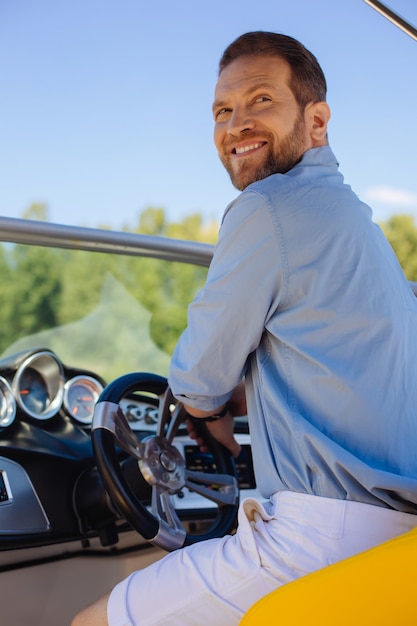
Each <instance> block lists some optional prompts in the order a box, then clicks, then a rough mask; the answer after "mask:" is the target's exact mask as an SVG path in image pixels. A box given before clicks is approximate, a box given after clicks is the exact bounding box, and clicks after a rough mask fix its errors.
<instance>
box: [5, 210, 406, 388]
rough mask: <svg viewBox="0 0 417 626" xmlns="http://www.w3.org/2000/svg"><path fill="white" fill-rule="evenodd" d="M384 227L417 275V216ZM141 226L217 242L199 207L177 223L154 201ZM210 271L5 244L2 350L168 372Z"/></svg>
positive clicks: (42, 214) (107, 370)
mask: <svg viewBox="0 0 417 626" xmlns="http://www.w3.org/2000/svg"><path fill="white" fill-rule="evenodd" d="M26 217H28V218H30V219H37V220H43V219H46V218H47V211H46V207H45V206H44V205H33V206H32V207H29V209H28V211H27V212H26ZM381 227H382V229H383V231H384V232H385V234H386V236H387V238H388V240H389V241H390V243H391V245H392V247H393V249H394V251H395V253H396V255H397V257H398V259H399V261H400V263H401V265H402V267H403V269H404V272H405V274H406V276H407V278H408V279H409V280H414V281H417V227H416V226H415V223H414V220H413V218H412V217H411V216H409V215H396V216H394V217H392V218H391V219H390V220H389V221H387V222H385V223H384V224H382V225H381ZM126 230H127V229H126ZM134 232H140V233H143V234H149V235H156V236H164V237H171V238H175V239H185V240H197V241H204V242H208V243H214V242H215V241H216V238H217V225H216V224H214V223H212V224H208V225H207V224H204V223H203V221H202V218H201V216H200V215H198V214H194V215H191V216H187V217H186V218H184V219H183V220H182V221H181V222H178V223H172V222H169V221H168V220H167V217H166V214H165V212H164V210H163V209H161V208H152V207H151V208H148V209H147V210H146V211H144V212H143V213H141V215H140V216H139V220H138V224H137V227H136V228H135V229H134ZM206 273H207V270H206V269H205V268H202V267H197V266H193V265H191V264H183V263H172V262H168V261H162V260H157V259H151V258H140V257H133V256H123V255H112V254H102V253H98V252H83V251H74V250H61V249H53V248H43V247H37V246H24V245H12V244H2V245H0V289H1V293H2V306H1V308H0V353H2V352H4V351H5V350H6V349H7V352H10V351H15V350H16V349H24V348H27V347H29V346H33V345H34V344H35V343H36V345H37V346H38V347H42V346H43V347H50V348H51V349H56V351H57V352H58V353H59V354H60V356H61V358H66V359H67V362H73V363H77V362H81V359H80V358H79V356H80V355H82V357H83V358H82V361H83V362H84V366H85V367H89V368H90V369H91V370H93V371H101V372H104V374H105V377H107V379H111V378H112V377H113V376H114V373H115V370H116V371H117V372H118V374H117V375H119V373H120V372H124V371H128V370H129V369H133V368H136V367H138V364H139V367H141V368H143V369H145V370H146V371H157V370H158V371H159V372H160V373H163V370H164V368H166V367H167V362H169V355H170V354H171V353H172V350H173V349H174V346H175V344H176V342H177V340H178V337H179V335H180V333H181V332H182V330H183V329H184V328H185V326H186V323H187V320H186V315H187V305H188V303H189V302H191V300H192V299H193V297H194V295H195V293H196V291H197V290H198V289H199V288H200V287H201V286H202V285H203V283H204V280H205V277H206ZM116 344H117V345H118V348H120V349H118V351H117V355H116V353H115V350H114V346H115V345H116ZM84 355H87V356H86V357H85V356H84ZM86 359H87V360H86ZM68 360H69V361H68ZM99 365H100V367H99Z"/></svg>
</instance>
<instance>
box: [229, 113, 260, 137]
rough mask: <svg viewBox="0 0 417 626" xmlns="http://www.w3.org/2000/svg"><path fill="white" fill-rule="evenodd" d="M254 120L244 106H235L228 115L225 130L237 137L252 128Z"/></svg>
mask: <svg viewBox="0 0 417 626" xmlns="http://www.w3.org/2000/svg"><path fill="white" fill-rule="evenodd" d="M254 127H255V120H254V118H253V117H252V116H251V115H250V114H249V111H248V110H247V109H246V108H244V107H235V108H234V109H233V111H232V113H231V115H230V118H229V124H228V127H227V132H228V133H229V135H234V136H235V137H237V136H238V135H239V134H240V133H242V132H244V131H245V130H253V128H254Z"/></svg>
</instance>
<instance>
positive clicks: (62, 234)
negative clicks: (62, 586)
mask: <svg viewBox="0 0 417 626" xmlns="http://www.w3.org/2000/svg"><path fill="white" fill-rule="evenodd" d="M0 241H5V242H10V243H23V244H29V245H34V246H46V247H49V248H70V249H72V250H90V251H94V252H109V253H112V254H124V255H130V256H145V257H153V258H157V259H164V260H167V261H179V262H181V263H193V264H195V265H202V266H205V267H207V266H208V265H209V264H210V261H211V258H212V256H213V249H214V246H213V245H211V244H206V243H199V242H193V241H183V240H180V239H168V238H167V237H156V236H152V235H139V234H137V233H127V232H120V231H113V230H104V229H100V228H84V227H81V226H68V225H64V224H53V223H50V222H40V221H36V220H27V219H17V218H12V217H0Z"/></svg>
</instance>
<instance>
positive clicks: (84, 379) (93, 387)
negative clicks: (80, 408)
mask: <svg viewBox="0 0 417 626" xmlns="http://www.w3.org/2000/svg"><path fill="white" fill-rule="evenodd" d="M76 385H79V386H80V387H81V386H84V387H85V388H86V389H88V390H89V391H90V392H91V395H92V398H93V403H94V405H95V404H96V403H97V400H98V399H99V397H100V394H101V392H102V391H103V385H102V384H101V383H100V382H99V381H98V380H97V379H96V378H93V377H92V376H83V375H82V374H80V375H79V376H74V378H70V379H69V380H67V382H66V383H65V385H64V408H65V410H66V412H67V413H68V415H69V416H70V417H72V419H74V420H75V421H76V422H79V423H80V424H91V422H92V421H93V415H94V408H93V410H92V412H91V415H90V416H89V417H82V416H80V415H78V414H77V413H74V411H73V407H72V405H73V403H72V402H71V401H70V398H69V394H70V392H71V391H72V389H73V387H74V386H76Z"/></svg>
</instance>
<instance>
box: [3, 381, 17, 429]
mask: <svg viewBox="0 0 417 626" xmlns="http://www.w3.org/2000/svg"><path fill="white" fill-rule="evenodd" d="M15 417H16V400H15V399H14V395H13V391H12V388H11V387H10V385H9V383H8V382H7V380H6V379H5V378H3V377H2V376H0V428H1V427H6V426H10V424H12V423H13V421H14V418H15Z"/></svg>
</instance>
